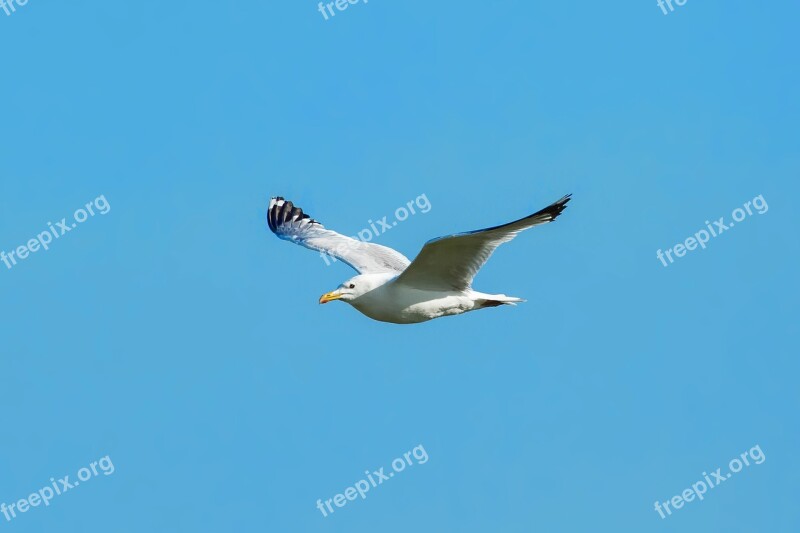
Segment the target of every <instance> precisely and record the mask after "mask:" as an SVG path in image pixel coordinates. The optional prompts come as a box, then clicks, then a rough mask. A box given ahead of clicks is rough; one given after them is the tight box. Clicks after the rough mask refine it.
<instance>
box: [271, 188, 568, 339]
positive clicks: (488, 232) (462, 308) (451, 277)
mask: <svg viewBox="0 0 800 533" xmlns="http://www.w3.org/2000/svg"><path fill="white" fill-rule="evenodd" d="M569 199H570V196H569V195H567V196H564V197H563V198H561V199H560V200H558V201H557V202H555V203H553V204H551V205H549V206H547V207H546V208H544V209H542V210H540V211H537V212H536V213H534V214H532V215H530V216H527V217H525V218H522V219H520V220H516V221H514V222H511V223H508V224H504V225H501V226H495V227H492V228H487V229H483V230H478V231H472V232H468V233H460V234H456V235H448V236H446V237H440V238H438V239H433V240H431V241H428V242H427V243H426V244H425V246H424V247H423V248H422V251H421V252H420V253H419V255H418V256H417V257H416V258H415V259H414V261H413V262H411V261H409V260H408V259H407V258H406V257H405V256H404V255H403V254H401V253H399V252H397V251H395V250H392V249H391V248H387V247H386V246H381V245H378V244H374V243H366V242H361V241H358V240H356V239H353V238H350V237H345V236H344V235H340V234H339V233H336V232H335V231H331V230H328V229H325V227H324V226H323V225H322V224H320V223H319V222H317V221H316V220H314V219H312V218H310V217H309V216H308V215H306V214H305V213H303V210H302V209H300V208H298V207H295V206H294V205H293V204H292V202H288V201H286V200H284V199H283V198H281V197H276V198H272V200H270V205H269V209H268V214H267V222H268V224H269V227H270V229H271V230H272V231H273V232H274V233H275V234H276V235H277V236H278V237H280V238H281V239H284V240H288V241H292V242H294V243H296V244H300V245H302V246H305V247H306V248H310V249H312V250H317V251H320V252H324V253H326V254H328V255H332V256H333V257H336V258H337V259H340V260H341V261H343V262H344V263H346V264H348V265H350V266H351V267H353V268H354V269H356V270H357V271H358V272H359V275H358V276H355V277H353V278H351V279H349V280H348V281H346V282H344V283H342V284H341V285H340V286H339V288H338V289H336V290H334V291H331V292H328V293H326V294H323V295H322V297H321V298H320V300H319V301H320V303H328V302H330V301H333V300H342V301H344V302H346V303H348V304H350V305H352V306H353V307H355V308H356V309H357V310H358V311H360V312H361V313H362V314H364V315H366V316H368V317H369V318H372V319H374V320H379V321H381V322H392V323H395V324H415V323H418V322H425V321H427V320H431V319H434V318H439V317H442V316H450V315H459V314H461V313H466V312H468V311H473V310H476V309H484V308H486V307H496V306H499V305H514V304H516V303H517V302H522V301H524V300H522V299H520V298H515V297H512V296H506V295H505V294H486V293H483V292H478V291H475V290H473V289H472V280H473V278H474V277H475V274H477V273H478V271H479V270H480V268H481V267H482V266H483V265H484V264H485V263H486V261H487V260H488V259H489V257H490V256H491V255H492V253H493V252H494V250H495V249H496V248H497V247H498V246H500V245H501V244H503V243H504V242H508V241H510V240H511V239H513V238H514V237H515V236H516V235H517V234H519V233H520V232H521V231H523V230H526V229H528V228H531V227H533V226H538V225H540V224H545V223H547V222H552V221H553V220H555V218H556V217H557V216H558V215H560V214H561V212H562V211H563V210H564V209H565V208H566V204H567V202H568V201H569Z"/></svg>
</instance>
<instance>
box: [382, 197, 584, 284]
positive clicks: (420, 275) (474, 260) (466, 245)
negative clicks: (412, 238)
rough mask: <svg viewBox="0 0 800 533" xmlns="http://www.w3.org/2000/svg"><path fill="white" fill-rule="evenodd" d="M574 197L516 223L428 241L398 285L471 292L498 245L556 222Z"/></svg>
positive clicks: (397, 280)
mask: <svg viewBox="0 0 800 533" xmlns="http://www.w3.org/2000/svg"><path fill="white" fill-rule="evenodd" d="M570 196H572V195H570V194H568V195H566V196H564V197H563V198H561V199H560V200H559V201H557V202H555V203H554V204H551V205H549V206H547V207H545V208H544V209H542V210H541V211H538V212H536V213H534V214H532V215H530V216H528V217H525V218H523V219H520V220H517V221H515V222H510V223H508V224H503V225H502V226H495V227H493V228H486V229H482V230H478V231H470V232H468V233H459V234H456V235H448V236H446V237H439V238H438V239H433V240H431V241H428V242H427V243H425V246H424V247H423V248H422V251H420V253H419V255H418V256H417V257H416V258H415V259H414V261H413V262H412V263H411V265H410V266H409V267H408V268H407V269H406V270H405V271H404V272H403V273H402V274H401V275H400V276H399V277H398V278H397V279H396V280H395V281H394V283H401V284H403V285H407V286H410V287H416V288H420V289H432V290H456V291H463V290H466V289H469V288H470V287H471V286H472V280H473V278H474V277H475V275H476V274H477V273H478V271H479V270H480V269H481V267H482V266H483V265H484V264H485V263H486V261H487V260H488V259H489V257H490V256H491V255H492V253H493V252H494V251H495V250H496V249H497V247H498V246H500V245H501V244H503V243H504V242H508V241H510V240H511V239H513V238H514V237H516V236H517V234H518V233H519V232H521V231H523V230H526V229H528V228H532V227H533V226H538V225H539V224H546V223H547V222H552V221H553V220H555V219H556V217H557V216H558V215H560V214H561V212H562V211H563V210H564V209H565V208H566V206H567V202H569V199H570Z"/></svg>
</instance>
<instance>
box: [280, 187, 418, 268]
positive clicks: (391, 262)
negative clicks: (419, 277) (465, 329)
mask: <svg viewBox="0 0 800 533" xmlns="http://www.w3.org/2000/svg"><path fill="white" fill-rule="evenodd" d="M267 224H268V225H269V229H271V230H272V232H273V233H274V234H275V235H277V236H278V237H279V238H281V239H283V240H286V241H290V242H293V243H295V244H299V245H300V246H304V247H306V248H309V249H311V250H316V251H318V252H323V253H325V254H327V255H330V256H332V257H335V258H336V259H339V260H340V261H342V262H344V263H346V264H348V265H350V266H351V267H353V268H354V269H355V270H356V271H357V272H358V273H359V274H372V273H379V272H398V273H399V272H402V271H403V270H405V268H406V267H407V266H408V265H409V263H410V261H409V260H408V258H407V257H406V256H404V255H403V254H401V253H400V252H398V251H396V250H392V249H391V248H388V247H386V246H381V245H380V244H374V243H369V242H362V241H359V240H357V239H353V238H352V237H346V236H344V235H341V234H340V233H336V232H335V231H332V230H329V229H326V228H325V226H323V225H322V224H320V223H319V222H317V221H316V220H314V219H313V218H311V217H309V216H308V215H307V214H305V213H304V212H303V210H302V209H300V208H299V207H296V206H295V205H294V204H292V202H290V201H288V200H285V199H283V198H281V197H280V196H277V197H275V198H272V199H270V201H269V208H268V209H267Z"/></svg>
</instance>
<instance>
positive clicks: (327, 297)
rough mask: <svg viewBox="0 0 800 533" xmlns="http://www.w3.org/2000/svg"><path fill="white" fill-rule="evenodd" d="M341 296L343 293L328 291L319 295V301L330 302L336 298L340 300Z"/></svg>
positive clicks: (322, 302)
mask: <svg viewBox="0 0 800 533" xmlns="http://www.w3.org/2000/svg"><path fill="white" fill-rule="evenodd" d="M341 297H342V295H341V294H337V293H336V291H333V292H328V293H325V294H323V295H322V296H320V297H319V303H321V304H326V303H328V302H332V301H334V300H338V299H339V298H341Z"/></svg>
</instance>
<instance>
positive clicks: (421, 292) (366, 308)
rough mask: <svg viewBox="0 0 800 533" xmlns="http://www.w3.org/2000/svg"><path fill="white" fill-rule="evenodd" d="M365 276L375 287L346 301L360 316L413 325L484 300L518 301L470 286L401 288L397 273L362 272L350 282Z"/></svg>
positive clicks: (479, 305) (480, 305) (481, 304)
mask: <svg viewBox="0 0 800 533" xmlns="http://www.w3.org/2000/svg"><path fill="white" fill-rule="evenodd" d="M389 276H390V277H389ZM366 277H370V278H373V279H372V280H368V281H371V282H372V283H373V284H375V285H376V287H375V288H374V289H371V290H369V291H368V292H366V293H364V294H362V295H361V296H358V297H356V298H354V299H352V300H349V301H348V303H349V304H350V305H352V306H353V307H355V308H356V309H357V310H358V311H360V312H361V313H363V314H364V315H366V316H368V317H370V318H372V319H374V320H379V321H381V322H392V323H395V324H416V323H418V322H425V321H426V320H431V319H434V318H439V317H442V316H450V315H460V314H461V313H466V312H467V311H472V310H475V309H482V308H483V307H488V306H490V305H486V302H503V303H509V304H511V303H514V302H521V301H522V300H521V299H519V298H511V297H508V296H506V295H504V294H484V293H482V292H477V291H474V290H471V289H470V290H468V291H464V292H458V291H452V290H451V291H436V290H430V289H417V288H412V287H405V286H403V285H402V284H395V283H394V280H395V279H397V276H396V275H392V274H390V275H388V276H387V275H386V274H365V275H362V276H356V277H355V278H353V281H354V282H355V283H356V285H357V284H358V282H359V281H360V282H364V281H367V280H364V278H366ZM495 305H499V304H495Z"/></svg>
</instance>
